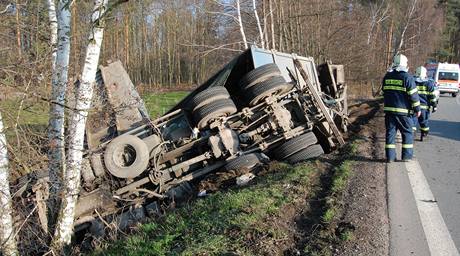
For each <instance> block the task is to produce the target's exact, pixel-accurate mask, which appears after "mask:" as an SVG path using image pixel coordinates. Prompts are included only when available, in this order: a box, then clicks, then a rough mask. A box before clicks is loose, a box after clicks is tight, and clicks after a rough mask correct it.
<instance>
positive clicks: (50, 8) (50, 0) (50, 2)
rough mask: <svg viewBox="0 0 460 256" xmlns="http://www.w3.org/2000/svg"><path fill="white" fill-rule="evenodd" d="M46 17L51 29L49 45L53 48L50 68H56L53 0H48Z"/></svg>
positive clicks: (55, 19) (55, 32)
mask: <svg viewBox="0 0 460 256" xmlns="http://www.w3.org/2000/svg"><path fill="white" fill-rule="evenodd" d="M48 17H49V20H50V30H51V38H50V43H51V47H52V48H53V52H52V54H51V56H52V61H53V62H52V63H53V64H52V70H53V71H54V70H55V69H56V55H57V34H58V23H57V17H56V6H55V4H54V0H48Z"/></svg>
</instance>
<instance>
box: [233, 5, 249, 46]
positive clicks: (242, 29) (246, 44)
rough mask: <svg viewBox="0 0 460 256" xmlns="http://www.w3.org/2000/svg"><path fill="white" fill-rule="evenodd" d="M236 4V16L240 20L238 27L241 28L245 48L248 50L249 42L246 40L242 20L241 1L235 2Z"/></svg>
mask: <svg viewBox="0 0 460 256" xmlns="http://www.w3.org/2000/svg"><path fill="white" fill-rule="evenodd" d="M235 2H236V16H237V18H238V26H239V28H240V33H241V37H242V39H243V45H244V48H245V49H247V48H248V41H247V40H246V34H245V33H244V27H243V20H242V18H241V6H240V0H235Z"/></svg>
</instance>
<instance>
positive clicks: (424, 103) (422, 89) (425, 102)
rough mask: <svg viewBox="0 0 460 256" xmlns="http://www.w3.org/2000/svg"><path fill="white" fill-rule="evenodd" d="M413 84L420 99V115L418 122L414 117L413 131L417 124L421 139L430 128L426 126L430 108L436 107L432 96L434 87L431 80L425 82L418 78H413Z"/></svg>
mask: <svg viewBox="0 0 460 256" xmlns="http://www.w3.org/2000/svg"><path fill="white" fill-rule="evenodd" d="M415 84H416V85H417V90H418V95H419V98H420V110H421V112H422V113H421V115H420V116H419V117H418V120H417V117H414V130H416V129H417V128H416V126H417V123H419V124H420V131H421V134H422V139H423V137H424V136H426V135H427V134H428V132H429V131H430V127H429V126H428V119H429V118H430V107H433V108H435V107H436V98H435V95H434V89H435V85H434V81H433V80H425V79H421V78H419V77H417V78H415Z"/></svg>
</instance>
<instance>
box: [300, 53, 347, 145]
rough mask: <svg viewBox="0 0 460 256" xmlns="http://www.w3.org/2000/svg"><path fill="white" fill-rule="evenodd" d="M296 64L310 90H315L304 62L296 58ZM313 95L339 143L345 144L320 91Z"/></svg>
mask: <svg viewBox="0 0 460 256" xmlns="http://www.w3.org/2000/svg"><path fill="white" fill-rule="evenodd" d="M294 64H295V66H296V68H297V69H298V70H299V72H300V74H301V76H302V78H303V80H304V82H305V84H306V86H307V87H308V89H309V90H310V92H315V87H314V86H313V84H312V82H311V80H310V78H309V77H308V75H307V73H306V72H305V70H304V69H303V67H302V64H300V62H299V61H298V60H296V59H295V60H294ZM311 95H312V96H313V99H314V101H315V103H316V104H317V106H318V107H319V108H320V109H321V112H322V114H323V115H324V117H325V118H326V120H327V122H328V124H329V125H330V127H331V129H332V132H333V133H334V135H335V137H336V139H337V140H338V142H339V144H340V145H341V146H342V145H344V144H345V140H344V139H343V137H342V134H341V133H340V131H339V129H338V128H337V126H336V125H335V123H334V120H333V119H332V117H331V116H330V115H329V112H328V109H327V108H326V106H325V105H324V102H323V100H322V99H321V97H320V96H319V94H318V93H311Z"/></svg>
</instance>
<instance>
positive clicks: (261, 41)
mask: <svg viewBox="0 0 460 256" xmlns="http://www.w3.org/2000/svg"><path fill="white" fill-rule="evenodd" d="M252 9H253V11H254V16H255V17H256V22H257V29H258V30H259V37H260V45H261V46H262V48H265V41H264V33H263V31H262V26H261V25H260V19H259V14H258V13H257V4H256V0H252Z"/></svg>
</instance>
